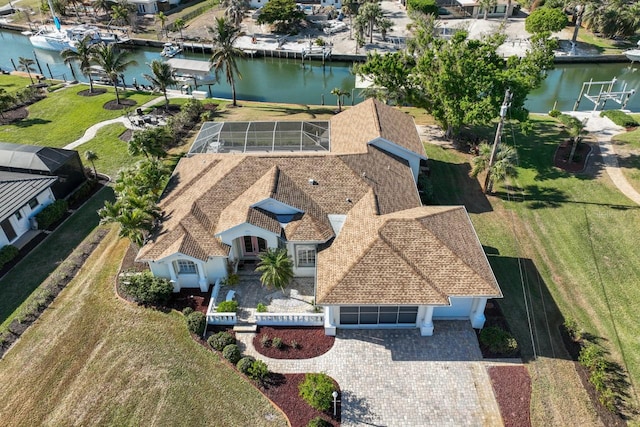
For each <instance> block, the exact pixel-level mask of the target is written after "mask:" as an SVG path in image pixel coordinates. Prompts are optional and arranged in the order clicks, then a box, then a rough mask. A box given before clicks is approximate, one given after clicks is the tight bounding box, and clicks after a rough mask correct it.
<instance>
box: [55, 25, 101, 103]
mask: <svg viewBox="0 0 640 427" xmlns="http://www.w3.org/2000/svg"><path fill="white" fill-rule="evenodd" d="M92 40H93V39H92V38H91V36H90V35H86V36H84V37H83V38H82V40H80V41H78V43H77V44H76V50H73V49H71V48H68V49H65V50H63V51H62V52H60V56H62V59H64V63H65V64H71V63H72V62H73V61H78V62H79V63H80V72H81V73H82V75H83V76H85V77H88V78H89V93H93V78H92V77H91V73H90V67H91V61H92V59H93V46H94V45H93V43H92Z"/></svg>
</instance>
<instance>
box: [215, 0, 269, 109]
mask: <svg viewBox="0 0 640 427" xmlns="http://www.w3.org/2000/svg"><path fill="white" fill-rule="evenodd" d="M267 4H269V3H267ZM265 7H266V6H265ZM209 31H210V32H211V34H212V35H213V54H212V55H211V59H209V61H210V62H211V63H212V64H213V69H214V70H215V73H216V78H218V77H219V75H220V73H221V72H224V74H225V77H226V79H227V82H228V83H229V85H231V96H232V98H233V105H234V106H236V105H238V102H237V99H236V80H235V78H236V76H238V78H240V79H242V75H241V74H240V71H238V64H237V63H236V57H238V56H243V55H244V52H243V51H242V49H238V48H237V47H235V46H234V43H235V42H236V40H237V39H238V37H240V36H242V35H244V33H243V32H242V31H240V29H239V28H238V27H235V26H234V25H233V24H232V23H231V22H230V21H229V20H228V19H227V18H216V21H215V26H213V27H209Z"/></svg>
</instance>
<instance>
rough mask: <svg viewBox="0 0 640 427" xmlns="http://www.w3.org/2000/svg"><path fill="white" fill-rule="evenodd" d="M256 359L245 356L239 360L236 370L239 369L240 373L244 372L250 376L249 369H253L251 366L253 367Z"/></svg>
mask: <svg viewBox="0 0 640 427" xmlns="http://www.w3.org/2000/svg"><path fill="white" fill-rule="evenodd" d="M255 361H256V359H254V358H253V357H251V356H245V357H243V358H242V359H240V360H238V363H237V364H236V368H238V371H240V372H242V373H243V374H245V375H249V369H250V368H251V365H253V362H255Z"/></svg>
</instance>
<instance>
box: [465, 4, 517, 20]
mask: <svg viewBox="0 0 640 427" xmlns="http://www.w3.org/2000/svg"><path fill="white" fill-rule="evenodd" d="M456 3H458V6H459V8H460V11H461V12H462V13H464V14H465V15H467V16H470V17H472V18H483V17H484V8H483V7H482V6H481V5H480V2H479V1H478V0H456ZM516 4H517V3H516V1H512V2H511V6H510V9H509V16H511V15H512V14H513V9H514V7H515V5H516ZM507 7H508V4H507V2H506V0H498V3H497V4H496V5H495V6H492V7H491V8H490V9H489V13H487V16H488V17H494V18H495V17H503V16H504V13H505V12H506V11H507Z"/></svg>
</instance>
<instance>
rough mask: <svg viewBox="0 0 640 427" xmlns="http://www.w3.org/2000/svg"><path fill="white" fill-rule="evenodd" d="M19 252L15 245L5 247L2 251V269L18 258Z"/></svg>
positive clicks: (0, 255) (0, 259) (0, 261)
mask: <svg viewBox="0 0 640 427" xmlns="http://www.w3.org/2000/svg"><path fill="white" fill-rule="evenodd" d="M18 252H20V251H19V250H18V248H16V247H15V246H13V245H6V246H3V247H2V249H0V269H1V268H2V267H4V265H5V264H6V263H8V262H9V261H11V260H12V259H14V258H15V257H16V256H18Z"/></svg>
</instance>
